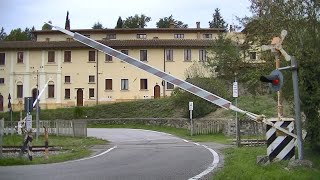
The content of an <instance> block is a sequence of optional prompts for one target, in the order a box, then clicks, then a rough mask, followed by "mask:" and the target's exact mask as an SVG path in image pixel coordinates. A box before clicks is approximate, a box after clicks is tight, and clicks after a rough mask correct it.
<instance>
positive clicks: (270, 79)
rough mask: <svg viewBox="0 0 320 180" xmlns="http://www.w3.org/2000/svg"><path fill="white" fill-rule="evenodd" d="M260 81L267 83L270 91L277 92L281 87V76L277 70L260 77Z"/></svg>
mask: <svg viewBox="0 0 320 180" xmlns="http://www.w3.org/2000/svg"><path fill="white" fill-rule="evenodd" d="M260 81H262V82H267V83H269V87H270V88H271V90H272V91H274V92H277V91H279V90H280V89H281V87H282V85H283V75H282V73H281V72H280V71H279V70H277V69H276V70H273V71H272V72H271V74H270V75H267V76H260Z"/></svg>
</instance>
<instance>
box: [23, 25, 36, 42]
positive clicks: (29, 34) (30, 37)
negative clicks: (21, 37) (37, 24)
mask: <svg viewBox="0 0 320 180" xmlns="http://www.w3.org/2000/svg"><path fill="white" fill-rule="evenodd" d="M35 30H36V29H35V28H34V26H32V28H31V29H29V28H26V29H25V30H24V32H25V33H26V34H27V37H28V40H35V39H36V37H35V36H34V34H33V33H32V32H33V31H35Z"/></svg>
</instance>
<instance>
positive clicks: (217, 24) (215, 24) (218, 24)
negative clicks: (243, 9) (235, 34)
mask: <svg viewBox="0 0 320 180" xmlns="http://www.w3.org/2000/svg"><path fill="white" fill-rule="evenodd" d="M212 18H213V19H212V21H209V27H210V28H222V29H225V30H227V28H228V24H226V22H225V21H224V19H223V18H222V16H221V14H220V9H219V8H216V9H215V10H214V14H212Z"/></svg>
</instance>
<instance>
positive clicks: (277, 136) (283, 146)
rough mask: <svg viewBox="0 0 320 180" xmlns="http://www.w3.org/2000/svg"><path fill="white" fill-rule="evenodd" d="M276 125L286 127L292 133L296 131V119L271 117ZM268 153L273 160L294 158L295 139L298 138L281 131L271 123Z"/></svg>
mask: <svg viewBox="0 0 320 180" xmlns="http://www.w3.org/2000/svg"><path fill="white" fill-rule="evenodd" d="M269 121H270V122H272V123H273V124H274V126H276V127H280V128H283V129H286V130H287V131H289V132H290V133H293V131H294V119H292V118H285V119H281V120H278V119H277V118H274V119H269ZM266 138H267V155H268V157H269V160H270V162H271V161H279V160H293V159H295V141H296V138H295V137H293V136H291V135H289V134H286V133H284V132H283V131H279V130H278V129H276V128H274V127H273V126H271V125H267V132H266Z"/></svg>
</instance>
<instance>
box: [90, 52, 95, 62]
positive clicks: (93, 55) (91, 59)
mask: <svg viewBox="0 0 320 180" xmlns="http://www.w3.org/2000/svg"><path fill="white" fill-rule="evenodd" d="M94 61H96V51H89V62H94Z"/></svg>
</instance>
